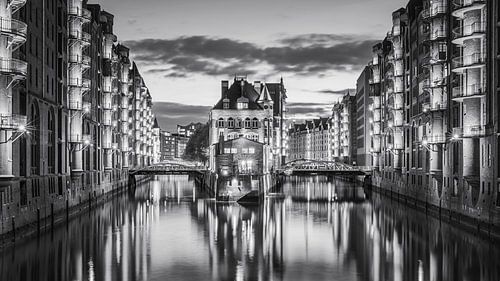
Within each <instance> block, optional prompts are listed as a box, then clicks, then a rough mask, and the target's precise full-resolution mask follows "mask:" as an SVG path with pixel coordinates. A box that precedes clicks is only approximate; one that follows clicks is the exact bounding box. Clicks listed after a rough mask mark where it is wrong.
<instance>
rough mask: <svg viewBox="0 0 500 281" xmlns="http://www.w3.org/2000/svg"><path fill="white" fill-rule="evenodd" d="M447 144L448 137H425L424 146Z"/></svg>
mask: <svg viewBox="0 0 500 281" xmlns="http://www.w3.org/2000/svg"><path fill="white" fill-rule="evenodd" d="M442 143H446V136H445V135H441V134H436V135H428V136H425V137H423V139H422V144H424V145H425V144H442Z"/></svg>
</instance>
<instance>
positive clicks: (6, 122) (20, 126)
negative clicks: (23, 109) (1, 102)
mask: <svg viewBox="0 0 500 281" xmlns="http://www.w3.org/2000/svg"><path fill="white" fill-rule="evenodd" d="M27 120H28V119H27V117H26V116H24V115H18V114H12V115H0V130H13V131H24V130H25V129H26V125H27V123H28V121H27Z"/></svg>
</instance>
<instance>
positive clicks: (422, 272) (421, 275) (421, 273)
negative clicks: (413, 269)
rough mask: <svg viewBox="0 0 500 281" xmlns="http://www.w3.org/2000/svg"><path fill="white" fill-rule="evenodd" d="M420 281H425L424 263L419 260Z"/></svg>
mask: <svg viewBox="0 0 500 281" xmlns="http://www.w3.org/2000/svg"><path fill="white" fill-rule="evenodd" d="M418 281H424V263H423V262H422V261H421V260H418Z"/></svg>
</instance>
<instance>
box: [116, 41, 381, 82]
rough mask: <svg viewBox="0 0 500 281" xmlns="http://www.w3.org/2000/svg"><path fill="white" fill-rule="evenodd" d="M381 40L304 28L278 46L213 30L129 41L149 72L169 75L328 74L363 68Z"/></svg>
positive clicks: (135, 56) (133, 51)
mask: <svg viewBox="0 0 500 281" xmlns="http://www.w3.org/2000/svg"><path fill="white" fill-rule="evenodd" d="M377 42H378V41H376V40H370V39H364V38H361V37H360V36H355V35H336V34H304V35H298V36H293V37H285V38H281V39H279V40H277V42H276V44H275V45H274V46H259V45H256V44H253V43H249V42H243V41H239V40H233V39H229V38H215V37H209V36H183V37H178V38H173V39H143V40H135V41H126V42H125V44H126V45H128V46H129V47H130V48H131V50H132V53H133V58H134V60H136V61H138V62H139V63H141V64H143V65H145V66H146V67H150V68H151V69H150V70H149V73H158V74H163V75H164V76H167V77H186V76H189V75H192V74H203V75H208V76H232V75H234V74H248V75H251V74H255V73H260V74H261V75H263V76H265V75H269V73H276V72H281V73H283V72H285V73H292V74H295V75H301V76H322V75H325V73H327V72H329V71H331V70H341V71H357V70H359V69H361V68H362V67H363V66H364V65H365V64H366V62H367V61H368V60H369V57H370V52H371V48H372V46H373V45H375V44H376V43H377ZM263 72H264V73H263Z"/></svg>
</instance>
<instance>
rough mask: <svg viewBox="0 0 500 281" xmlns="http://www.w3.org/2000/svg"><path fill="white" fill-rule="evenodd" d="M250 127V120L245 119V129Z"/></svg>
mask: <svg viewBox="0 0 500 281" xmlns="http://www.w3.org/2000/svg"><path fill="white" fill-rule="evenodd" d="M251 127H252V122H251V121H250V118H248V117H247V118H246V119H245V129H250V128H251Z"/></svg>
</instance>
